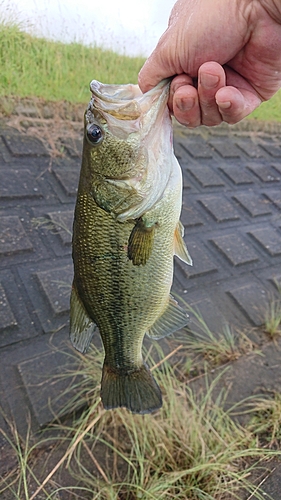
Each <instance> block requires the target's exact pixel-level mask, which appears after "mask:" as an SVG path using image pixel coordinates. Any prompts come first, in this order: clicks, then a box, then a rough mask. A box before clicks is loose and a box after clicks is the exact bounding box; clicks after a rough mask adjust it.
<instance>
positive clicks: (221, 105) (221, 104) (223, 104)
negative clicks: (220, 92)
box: [217, 101, 231, 109]
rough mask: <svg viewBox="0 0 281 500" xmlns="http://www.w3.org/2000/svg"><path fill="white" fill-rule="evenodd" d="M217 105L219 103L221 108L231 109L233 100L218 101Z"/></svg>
mask: <svg viewBox="0 0 281 500" xmlns="http://www.w3.org/2000/svg"><path fill="white" fill-rule="evenodd" d="M217 105H218V107H219V108H222V109H229V108H230V106H231V102H230V101H224V102H217Z"/></svg>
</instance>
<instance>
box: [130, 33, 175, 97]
mask: <svg viewBox="0 0 281 500" xmlns="http://www.w3.org/2000/svg"><path fill="white" fill-rule="evenodd" d="M166 33H167V31H165V33H164V34H163V35H162V37H161V38H160V40H159V42H158V44H157V46H156V48H155V49H154V51H153V52H152V53H151V55H150V56H149V58H148V59H147V60H146V61H145V63H144V65H143V67H142V68H141V70H140V72H139V75H138V83H139V87H140V89H141V91H142V92H147V91H148V90H150V89H152V88H153V87H155V86H156V85H157V84H158V83H159V82H161V80H163V79H164V78H168V77H170V76H173V75H175V74H177V71H176V68H174V67H173V65H171V64H170V63H169V60H168V58H167V51H166V50H165V45H166V43H165V42H166Z"/></svg>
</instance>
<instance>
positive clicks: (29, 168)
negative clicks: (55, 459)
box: [0, 123, 281, 500]
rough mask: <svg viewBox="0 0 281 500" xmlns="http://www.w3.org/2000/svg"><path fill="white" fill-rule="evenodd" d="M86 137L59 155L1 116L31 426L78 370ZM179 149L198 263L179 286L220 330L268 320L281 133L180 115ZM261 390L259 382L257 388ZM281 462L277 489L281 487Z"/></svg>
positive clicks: (18, 336) (10, 339) (18, 371)
mask: <svg viewBox="0 0 281 500" xmlns="http://www.w3.org/2000/svg"><path fill="white" fill-rule="evenodd" d="M81 147H82V142H81V137H79V136H77V140H74V141H72V143H71V144H70V143H69V144H67V143H66V144H64V153H65V155H64V157H62V158H53V157H51V156H50V155H49V153H48V150H47V149H46V147H45V145H44V140H42V141H40V140H39V139H37V138H35V137H32V136H29V135H26V134H22V133H19V132H18V131H17V130H16V129H13V128H11V127H8V126H6V125H5V124H4V123H2V125H1V124H0V214H1V218H0V393H1V403H2V407H3V409H4V412H5V415H6V416H7V417H8V418H13V419H14V420H15V422H16V424H17V427H18V429H19V430H20V432H25V430H26V428H27V422H28V419H29V416H30V417H31V422H32V429H33V430H36V429H38V428H39V427H42V426H44V425H46V424H47V423H48V422H50V421H51V420H52V419H53V416H54V415H55V414H56V413H57V412H58V411H59V410H61V408H62V407H63V405H64V403H65V400H64V397H59V396H60V395H61V394H62V393H63V390H64V389H65V385H66V384H69V383H70V382H69V380H68V381H65V380H62V379H61V377H60V374H61V373H62V372H63V371H66V370H67V369H68V367H69V366H72V365H73V363H75V357H74V356H75V355H74V353H73V350H72V349H71V347H70V346H69V343H68V325H69V296H70V286H71V281H72V273H73V271H72V259H71V230H72V218H73V209H74V204H75V196H76V192H77V184H78V177H79V169H80V151H81ZM175 153H176V155H177V157H178V159H179V161H180V164H181V166H182V170H183V179H184V193H183V210H182V217H181V219H182V222H183V224H184V226H185V240H186V243H187V246H188V249H189V252H190V254H191V256H192V258H193V262H194V265H193V267H192V268H191V267H187V266H185V265H184V264H183V263H182V262H181V261H179V260H175V279H174V285H173V290H174V292H176V293H177V294H179V295H180V296H182V297H183V298H184V300H185V301H186V302H188V303H189V304H190V305H191V306H193V307H195V306H196V307H197V308H198V309H199V311H200V313H201V314H202V316H203V318H204V319H205V321H206V323H207V324H208V326H209V327H210V329H212V330H214V331H219V330H221V329H222V327H223V325H224V324H226V323H227V324H230V325H233V326H234V327H235V328H236V329H237V330H238V331H240V330H243V329H245V328H247V329H248V330H252V329H253V328H255V327H259V326H260V325H262V324H263V323H264V318H265V309H266V306H267V304H268V302H269V300H270V299H272V297H274V296H275V295H276V294H277V289H278V283H281V136H278V135H274V136H273V135H270V134H265V133H264V134H263V133H255V134H254V133H251V132H248V133H245V132H244V133H242V132H241V133H239V132H235V133H233V132H229V130H228V129H223V128H219V129H212V130H210V131H206V129H202V130H200V131H196V132H188V131H187V130H185V129H182V128H181V127H177V128H176V131H175ZM266 348H267V349H269V350H270V349H271V353H272V356H271V355H270V354H268V355H267V356H265V357H264V362H263V363H262V364H263V367H260V369H257V375H256V377H257V380H258V379H259V374H262V373H263V371H262V370H265V369H266V367H268V369H270V370H273V368H272V366H271V361H270V359H271V357H272V358H274V360H273V361H272V363H274V366H275V368H274V370H273V371H271V372H270V377H271V382H272V383H271V390H276V391H279V392H281V363H278V360H280V352H279V351H278V346H277V344H275V345H273V344H271V345H270V348H269V347H268V346H267V347H266ZM239 362H241V360H239ZM253 363H254V361H253ZM258 364H259V365H260V366H261V363H260V361H259V363H258ZM246 367H247V365H246ZM249 370H250V371H252V370H253V364H252V365H251V363H250V364H249ZM245 373H246V375H245ZM245 376H246V377H247V368H246V370H244V377H245ZM261 378H262V376H261ZM240 385H241V391H242V387H243V379H242V380H241V384H240ZM257 385H258V384H257ZM242 392H243V391H242ZM244 392H245V391H244ZM244 392H243V397H244ZM255 392H256V387H255V386H254V385H253V383H252V384H251V387H250V388H249V390H248V392H247V394H248V395H250V394H251V393H255ZM0 426H3V427H4V428H5V426H6V422H5V419H4V417H3V416H1V414H0ZM278 470H279V473H278V474H277V472H278ZM276 471H277V472H275V473H274V474H272V476H271V478H274V480H273V479H272V480H273V483H272V484H271V483H268V486H267V488H268V491H271V490H272V491H273V490H274V488H277V487H276V484H277V483H278V481H279V478H281V472H280V466H279V467H277V468H276ZM270 480H271V479H270ZM274 481H275V483H274ZM276 481H277V482H276ZM278 484H279V483H278ZM270 485H271V486H270ZM270 488H271V489H270ZM277 489H278V490H280V488H279V487H278V488H277ZM271 494H272V495H273V497H274V498H276V500H277V498H279V496H276V495H275V496H274V493H272V492H271Z"/></svg>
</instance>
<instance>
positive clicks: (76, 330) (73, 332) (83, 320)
mask: <svg viewBox="0 0 281 500" xmlns="http://www.w3.org/2000/svg"><path fill="white" fill-rule="evenodd" d="M96 328H97V325H96V324H95V323H94V322H93V321H92V320H91V318H89V316H88V313H87V311H86V309H85V307H84V305H83V303H82V301H81V299H80V298H79V296H78V293H77V290H76V288H75V285H74V284H73V286H72V290H71V297H70V340H71V343H72V345H73V347H75V349H77V351H80V352H82V353H84V352H86V351H87V350H88V348H89V345H90V343H91V340H92V337H93V335H94V333H95V330H96Z"/></svg>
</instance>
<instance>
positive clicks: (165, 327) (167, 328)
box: [147, 296, 189, 340]
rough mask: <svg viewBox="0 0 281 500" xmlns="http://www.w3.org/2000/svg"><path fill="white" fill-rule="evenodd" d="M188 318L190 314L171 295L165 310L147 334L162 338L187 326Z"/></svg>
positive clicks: (151, 336)
mask: <svg viewBox="0 0 281 500" xmlns="http://www.w3.org/2000/svg"><path fill="white" fill-rule="evenodd" d="M188 318H189V316H188V314H187V313H186V312H185V311H184V310H183V309H182V308H181V307H180V306H179V305H178V303H177V301H176V300H175V299H173V297H171V296H170V298H169V301H168V304H167V307H166V309H165V311H164V312H163V314H162V315H161V316H160V317H159V318H158V319H157V320H156V321H155V323H153V325H152V326H151V327H150V329H149V330H148V332H147V335H148V336H149V337H150V338H152V339H156V340H158V339H162V338H163V337H166V336H167V335H170V334H171V333H174V332H176V331H177V330H179V329H180V328H183V327H184V326H186V325H187V323H188Z"/></svg>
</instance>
